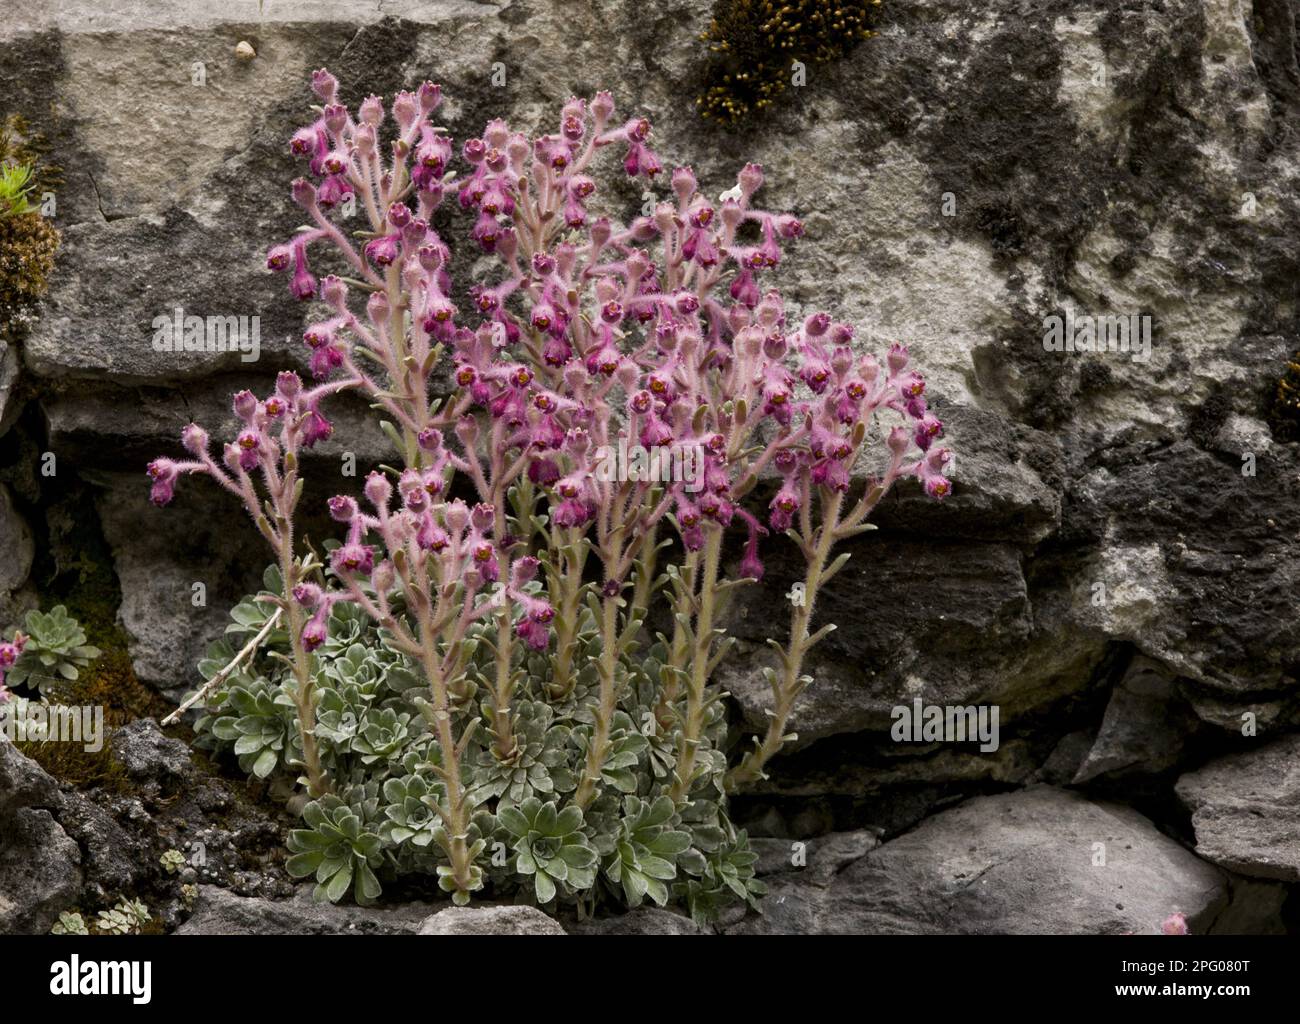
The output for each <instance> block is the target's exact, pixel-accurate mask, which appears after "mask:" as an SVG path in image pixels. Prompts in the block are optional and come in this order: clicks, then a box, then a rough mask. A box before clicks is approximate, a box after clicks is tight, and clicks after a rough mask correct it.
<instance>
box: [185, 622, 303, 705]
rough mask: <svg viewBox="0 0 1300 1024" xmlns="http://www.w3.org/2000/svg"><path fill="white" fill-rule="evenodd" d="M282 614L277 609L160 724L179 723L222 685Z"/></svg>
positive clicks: (276, 623) (268, 632)
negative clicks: (213, 674)
mask: <svg viewBox="0 0 1300 1024" xmlns="http://www.w3.org/2000/svg"><path fill="white" fill-rule="evenodd" d="M282 613H283V609H281V608H277V609H276V610H275V614H274V615H272V616H271V617H270V618H269V619H267V620H266V625H265V626H263V627H262V629H261V631H260V632H259V633H258V634H257V636H255V637H253V639H252V640H250V641H248V643H246V644H245V645H244V646H243V648H242V649H241V650H240V652H239V653H238V654H236V655H235V657H234V659H233V660H232V661H231V662H230V664H229V665H227V666H226V667H225V668H223V669H222V670H221V671H220V672H218V673H217V674H216V675H215V676H213V677H212V678H211V679H209V680H208V681H207V682H206V683H204V684H203V686H202V687H200V688H199V690H198V692H197V693H195V694H194V695H193V696H192V697H189V698H187V699H186V700H184V701H183V702H182V703H181V706H180V707H178V708H177V709H176V710H175V711H173V712H172V713H171V714H170V715H168V716H167V717H166V718H164V719H163V720H162V724H163V725H175V724H176V723H177V722H178V721H180V717H181V715H183V714H185V712H186V711H188V710H189V709H190V708H192V707H194V705H195V704H197V703H199V701H201V700H204V699H206V698H207V696H208V694H210V693H211V692H212V691H213V690H215V689H216V688H217V687H218V686H220V685H221V684H222V683H224V682H225V681H226V680H227V679H228V678H229V677H230V674H231V673H232V672H234V671H235V669H237V668H238V667H239V666H240V664H241V663H242V662H243V661H244V659H245V658H247V657H248V656H249V655H250V654H252V653H253V651H254V650H256V649H257V647H258V646H259V645H260V644H261V643H262V641H263V640H265V639H266V638H267V636H269V635H270V633H271V630H273V629H275V627H276V626H277V625H278V624H279V622H280V616H281V614H282Z"/></svg>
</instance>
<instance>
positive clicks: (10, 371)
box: [0, 338, 20, 434]
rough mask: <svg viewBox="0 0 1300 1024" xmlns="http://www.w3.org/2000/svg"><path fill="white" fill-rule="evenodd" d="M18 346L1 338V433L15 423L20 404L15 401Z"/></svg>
mask: <svg viewBox="0 0 1300 1024" xmlns="http://www.w3.org/2000/svg"><path fill="white" fill-rule="evenodd" d="M19 365H20V364H19V358H18V348H17V346H16V345H13V344H11V343H9V342H7V341H5V340H4V339H3V338H0V434H4V432H5V431H6V430H8V429H9V427H10V426H11V425H12V424H13V421H14V418H15V417H16V416H17V415H18V412H19V408H20V407H19V404H18V402H17V401H15V400H14V399H15V393H16V391H17V388H18V374H19V372H20V371H19Z"/></svg>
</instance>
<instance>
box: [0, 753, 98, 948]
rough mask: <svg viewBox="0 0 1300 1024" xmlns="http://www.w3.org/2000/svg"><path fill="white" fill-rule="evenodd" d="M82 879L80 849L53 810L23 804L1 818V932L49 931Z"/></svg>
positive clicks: (78, 887)
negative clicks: (55, 816) (61, 825)
mask: <svg viewBox="0 0 1300 1024" xmlns="http://www.w3.org/2000/svg"><path fill="white" fill-rule="evenodd" d="M0 746H4V744H3V743H0ZM81 883H82V872H81V850H80V849H78V848H77V844H76V843H75V842H73V841H72V840H71V839H70V838H68V835H67V833H65V832H64V831H63V829H62V828H60V827H59V823H58V822H57V821H55V820H54V816H53V815H52V814H51V813H50V812H49V811H47V810H45V809H43V808H35V807H25V808H22V809H20V810H18V811H16V812H15V813H14V814H13V815H12V816H11V817H10V818H9V819H8V820H0V935H14V934H19V935H43V934H45V933H46V932H48V931H49V930H50V926H51V925H53V924H54V922H55V921H56V920H57V919H58V916H59V914H60V913H61V912H62V911H64V910H67V909H68V908H69V907H70V906H72V904H73V903H74V902H75V900H76V899H77V895H78V893H80V891H81Z"/></svg>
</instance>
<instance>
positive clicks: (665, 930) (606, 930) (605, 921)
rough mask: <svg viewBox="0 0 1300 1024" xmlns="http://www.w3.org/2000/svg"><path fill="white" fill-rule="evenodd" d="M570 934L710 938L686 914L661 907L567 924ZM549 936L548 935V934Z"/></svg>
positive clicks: (640, 908) (705, 930)
mask: <svg viewBox="0 0 1300 1024" xmlns="http://www.w3.org/2000/svg"><path fill="white" fill-rule="evenodd" d="M565 931H566V932H567V933H568V934H570V935H707V934H709V932H708V930H707V929H705V928H703V927H701V926H700V925H698V924H696V923H695V922H694V921H692V920H691V919H690V918H689V917H687V916H686V915H684V914H676V913H673V912H672V911H671V910H661V909H660V908H659V907H638V908H637V909H635V910H629V911H628V912H627V913H626V914H618V915H613V916H610V917H599V918H595V919H594V920H586V921H577V922H573V923H572V924H568V923H566V925H565ZM548 934H549V933H548Z"/></svg>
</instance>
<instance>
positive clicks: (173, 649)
mask: <svg viewBox="0 0 1300 1024" xmlns="http://www.w3.org/2000/svg"><path fill="white" fill-rule="evenodd" d="M98 479H99V480H100V481H101V482H102V483H103V485H104V486H103V487H102V488H101V489H100V490H99V491H98V492H97V494H96V508H97V510H98V512H99V515H100V521H101V523H102V524H103V528H104V537H105V539H106V540H107V541H108V544H109V546H110V549H111V551H112V555H113V567H114V569H115V570H116V572H117V576H118V580H119V581H120V583H121V586H122V603H121V606H120V607H119V609H118V617H119V619H120V621H121V623H122V626H123V628H125V629H126V631H127V633H128V634H129V636H130V638H131V642H130V645H129V648H130V653H131V660H132V663H133V665H134V667H135V671H136V675H138V676H139V677H140V679H141V680H143V681H145V682H147V683H152V684H154V685H155V686H157V687H158V688H159V689H160V690H161V691H162V692H163V693H164V694H167V695H168V696H170V697H172V698H177V697H179V696H180V695H181V694H183V693H184V692H185V691H187V690H189V689H192V688H193V687H194V686H195V685H197V682H198V681H199V675H198V670H197V665H198V662H199V660H200V659H201V658H202V657H203V656H204V654H205V652H206V651H207V648H208V645H209V644H210V643H212V642H213V641H215V640H218V639H220V638H221V637H222V636H223V635H224V633H225V628H226V625H227V623H228V622H229V621H230V619H229V613H230V609H231V608H232V607H234V606H235V605H236V604H237V603H238V602H239V601H240V599H241V598H242V597H243V595H245V594H248V593H256V592H257V591H259V590H260V589H261V577H262V568H263V567H264V566H265V565H266V564H267V563H268V562H269V561H270V560H271V555H270V550H269V548H267V547H266V542H265V541H264V540H263V539H262V537H261V536H260V535H259V534H258V533H257V531H256V529H255V528H254V527H253V524H252V521H251V520H250V519H249V517H248V515H247V513H246V512H244V511H243V509H242V508H239V507H234V506H232V505H231V504H230V503H229V502H227V501H225V500H224V499H225V495H224V494H219V495H217V494H209V495H206V496H205V495H202V494H201V493H196V492H199V489H200V487H202V486H203V485H205V484H206V485H208V486H210V487H212V488H213V489H215V487H216V485H215V484H211V483H210V482H209V481H204V480H194V481H189V480H183V481H182V482H181V485H180V486H179V487H178V488H177V494H176V500H175V501H174V502H173V503H172V504H171V505H169V506H168V507H166V508H157V507H155V506H154V505H152V504H150V503H149V488H148V478H147V477H145V476H144V474H142V473H133V474H129V475H128V474H104V475H103V476H101V477H99V478H98ZM187 485H188V486H187ZM205 497H207V498H209V499H212V500H219V501H220V502H221V504H220V511H219V512H218V511H217V510H216V509H214V508H213V507H211V506H209V505H207V504H206V503H205V501H204V498H205ZM250 552H256V553H257V554H256V555H253V556H252V557H251V558H250V557H247V556H248V553H250ZM250 562H251V563H252V564H249V563H250ZM195 583H201V584H203V591H202V595H203V600H204V604H203V605H202V606H196V604H195V602H194V595H195V591H194V584H195Z"/></svg>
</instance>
